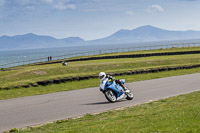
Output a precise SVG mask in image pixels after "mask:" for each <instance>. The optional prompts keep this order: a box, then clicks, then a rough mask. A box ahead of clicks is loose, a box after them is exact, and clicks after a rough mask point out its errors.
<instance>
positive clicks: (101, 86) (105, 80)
mask: <svg viewBox="0 0 200 133" xmlns="http://www.w3.org/2000/svg"><path fill="white" fill-rule="evenodd" d="M107 83H108V78H105V79H104V80H101V81H100V91H104V89H105V86H106V84H107Z"/></svg>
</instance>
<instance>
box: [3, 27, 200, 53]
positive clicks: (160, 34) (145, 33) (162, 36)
mask: <svg viewBox="0 0 200 133" xmlns="http://www.w3.org/2000/svg"><path fill="white" fill-rule="evenodd" d="M188 39H196V40H198V39H200V31H169V30H164V29H160V28H157V27H153V26H150V25H146V26H142V27H138V28H136V29H133V30H125V29H121V30H119V31H117V32H115V33H114V34H112V35H110V36H108V37H105V38H101V39H97V40H91V41H85V40H83V39H82V38H80V37H68V38H63V39H56V38H53V37H51V36H41V35H35V34H33V33H29V34H25V35H16V36H12V37H10V36H2V37H0V50H16V49H33V48H52V47H64V46H69V45H73V46H74V45H88V44H90V45H100V44H120V43H121V44H123V43H139V42H140V43H142V42H156V41H173V40H188Z"/></svg>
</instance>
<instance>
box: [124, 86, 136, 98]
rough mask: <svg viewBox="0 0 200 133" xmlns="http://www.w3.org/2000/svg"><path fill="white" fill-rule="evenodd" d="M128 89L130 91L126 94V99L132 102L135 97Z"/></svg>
mask: <svg viewBox="0 0 200 133" xmlns="http://www.w3.org/2000/svg"><path fill="white" fill-rule="evenodd" d="M126 89H127V90H128V92H126V93H125V94H126V96H127V97H126V99H127V100H132V99H133V97H134V96H133V92H132V91H131V90H130V89H129V88H127V87H126Z"/></svg>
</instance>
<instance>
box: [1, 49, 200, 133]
mask: <svg viewBox="0 0 200 133" xmlns="http://www.w3.org/2000/svg"><path fill="white" fill-rule="evenodd" d="M190 50H191V51H192V50H200V47H196V48H194V47H192V48H172V49H160V50H150V51H137V52H126V53H115V54H106V55H119V54H120V55H122V54H141V53H158V52H176V51H190ZM98 56H105V55H98ZM81 58H84V57H81ZM194 64H200V54H193V55H192V54H188V55H171V56H154V57H143V58H123V59H102V60H91V61H77V62H70V63H69V66H67V67H65V66H61V64H48V65H26V66H19V67H14V68H12V69H13V70H11V71H0V85H1V86H0V87H2V88H3V87H12V86H16V85H23V84H28V83H35V82H37V81H41V80H48V79H56V78H57V79H59V78H62V77H73V76H83V75H94V74H95V75H98V73H99V72H100V71H105V72H126V71H130V70H141V69H149V68H160V67H167V66H169V67H170V66H183V65H194ZM199 72H200V68H193V69H182V70H173V71H164V72H158V73H148V74H138V75H124V76H116V78H117V79H120V78H123V79H126V82H134V81H142V80H150V79H157V78H163V77H169V76H177V75H184V74H192V73H199ZM96 86H99V79H89V80H82V81H73V82H67V83H62V84H53V85H47V86H38V87H30V88H22V87H20V88H11V89H10V90H0V100H3V99H10V98H17V97H24V96H32V95H40V94H47V93H53V92H59V91H69V90H76V89H84V88H89V87H96ZM10 131H17V129H12V130H10ZM19 132H20V133H26V132H31V133H32V132H33V133H43V132H45V133H49V132H53V133H57V132H59V133H65V132H69V133H74V132H78V133H86V132H87V133H95V132H97V133H99V132H100V133H102V132H103V133H104V132H105V133H107V132H108V133H122V132H123V133H128V132H131V133H132V132H133V133H140V132H141V133H149V132H152V133H164V132H169V133H171V132H172V133H200V91H198V92H193V93H191V94H186V95H181V96H177V97H172V98H168V99H163V100H159V101H154V102H150V103H146V104H142V105H137V106H133V107H127V108H125V109H123V110H112V111H108V112H104V113H100V114H97V115H91V114H86V115H85V116H83V117H81V118H78V119H69V120H59V121H56V122H54V123H51V124H45V125H44V126H39V127H29V128H26V129H20V130H19Z"/></svg>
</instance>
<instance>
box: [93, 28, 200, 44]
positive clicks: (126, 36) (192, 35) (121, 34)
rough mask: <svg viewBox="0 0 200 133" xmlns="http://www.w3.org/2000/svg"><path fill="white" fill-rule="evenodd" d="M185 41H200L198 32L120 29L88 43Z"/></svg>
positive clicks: (199, 32)
mask: <svg viewBox="0 0 200 133" xmlns="http://www.w3.org/2000/svg"><path fill="white" fill-rule="evenodd" d="M187 39H200V31H169V30H163V29H160V28H156V27H153V26H150V25H147V26H142V27H139V28H136V29H133V30H123V29H122V30H119V31H117V32H115V33H114V34H112V35H110V36H108V37H105V38H101V39H97V40H92V41H90V43H95V44H110V43H113V44H114V43H135V42H152V41H169V40H187Z"/></svg>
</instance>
